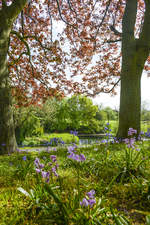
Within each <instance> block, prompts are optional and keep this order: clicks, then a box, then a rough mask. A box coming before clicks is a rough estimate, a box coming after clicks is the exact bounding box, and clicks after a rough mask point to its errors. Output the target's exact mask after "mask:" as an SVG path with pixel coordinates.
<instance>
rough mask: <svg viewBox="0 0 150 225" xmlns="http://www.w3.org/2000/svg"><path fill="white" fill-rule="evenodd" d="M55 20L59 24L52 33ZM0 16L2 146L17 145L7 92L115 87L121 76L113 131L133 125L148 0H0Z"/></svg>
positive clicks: (29, 95) (34, 94) (22, 94)
mask: <svg viewBox="0 0 150 225" xmlns="http://www.w3.org/2000/svg"><path fill="white" fill-rule="evenodd" d="M60 20H61V21H63V23H64V25H65V26H64V32H63V33H60V34H59V37H58V38H59V39H58V40H55V39H54V32H55V31H53V22H54V21H60ZM0 21H1V24H0V118H1V120H0V152H1V153H6V152H7V153H9V152H12V151H14V150H15V149H16V141H15V134H14V125H13V114H12V95H13V96H15V97H16V102H17V104H18V105H21V104H24V105H29V104H36V103H39V102H40V101H41V99H46V98H47V96H54V95H57V96H58V95H59V96H61V95H63V94H64V91H65V93H67V92H69V93H71V92H72V91H74V92H76V93H85V94H87V95H90V96H95V95H96V94H98V93H100V92H106V93H109V92H112V93H115V91H114V87H115V86H116V85H117V84H118V82H119V81H120V80H121V97H120V115H119V129H118V137H125V136H126V135H127V130H128V128H129V127H133V128H135V129H137V130H138V132H139V131H140V105H141V90H140V80H141V74H142V71H143V70H144V68H145V70H148V69H149V64H148V63H149V61H150V59H149V49H150V35H149V33H150V22H149V21H150V2H149V0H82V1H81V0H63V1H62V0H28V1H27V0H0ZM58 24H60V26H62V23H58ZM68 71H69V76H68V75H67V73H68Z"/></svg>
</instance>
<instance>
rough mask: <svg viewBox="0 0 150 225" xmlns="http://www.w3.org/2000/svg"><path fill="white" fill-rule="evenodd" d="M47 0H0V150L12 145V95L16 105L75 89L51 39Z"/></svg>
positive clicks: (6, 149)
mask: <svg viewBox="0 0 150 225" xmlns="http://www.w3.org/2000/svg"><path fill="white" fill-rule="evenodd" d="M50 4H51V3H50V1H46V0H41V1H40V0H28V1H27V0H0V22H1V23H0V154H3V153H10V152H13V151H15V149H16V139H15V132H14V123H13V113H12V96H15V98H16V101H15V102H16V103H17V106H20V105H25V106H28V105H29V104H37V103H40V102H41V100H44V99H46V98H47V97H48V96H58V97H61V96H62V95H63V92H64V89H65V88H67V87H68V90H69V89H70V90H73V89H74V90H77V91H78V85H77V83H76V82H74V83H73V82H71V81H70V80H67V78H66V76H65V72H64V68H65V64H66V56H65V54H63V51H62V50H61V48H60V47H59V45H58V42H57V41H55V40H53V32H52V22H53V21H52V14H51V11H50Z"/></svg>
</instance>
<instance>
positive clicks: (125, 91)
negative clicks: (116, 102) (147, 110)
mask: <svg viewBox="0 0 150 225" xmlns="http://www.w3.org/2000/svg"><path fill="white" fill-rule="evenodd" d="M132 66H133V67H136V65H132ZM140 118H141V71H139V72H138V73H136V74H134V75H132V70H131V69H130V70H129V71H128V72H126V73H124V72H122V74H121V93H120V111H119V128H118V133H117V136H118V137H119V138H125V137H127V134H128V130H129V128H134V129H136V130H137V133H139V132H140Z"/></svg>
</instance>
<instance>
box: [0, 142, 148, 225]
mask: <svg viewBox="0 0 150 225" xmlns="http://www.w3.org/2000/svg"><path fill="white" fill-rule="evenodd" d="M149 144H150V143H149V142H144V143H142V144H140V143H137V145H139V146H140V149H141V152H140V159H142V160H143V164H142V165H141V166H140V167H136V166H135V167H134V168H133V169H132V170H130V173H125V172H124V175H125V176H122V178H121V175H122V174H123V171H124V168H125V166H126V164H125V154H124V153H125V145H124V144H109V145H108V144H101V145H93V146H90V147H87V148H79V149H77V151H78V152H80V153H81V152H82V153H83V154H84V155H85V156H86V160H85V161H84V162H82V163H81V165H80V166H79V165H78V164H79V163H75V162H74V161H73V160H71V159H68V158H67V149H61V148H59V149H58V150H57V151H56V152H50V153H48V152H44V151H42V152H39V153H37V152H32V151H31V152H28V153H24V152H21V153H17V154H12V155H10V156H6V155H5V156H0V224H1V225H8V224H9V225H15V224H16V225H17V224H18V225H24V224H25V225H33V224H34V225H48V224H49V225H51V224H55V225H56V224H58V225H63V224H69V225H73V224H77V225H79V224H80V225H85V224H87V225H92V224H102V225H108V224H113V225H115V224H117V223H116V222H115V219H114V218H113V215H112V212H113V213H115V214H116V215H119V214H120V215H123V216H125V217H126V218H127V220H128V221H129V222H130V224H133V225H134V224H136V225H142V224H146V220H145V216H146V215H148V214H150V200H149V195H150V149H149ZM106 153H107V154H106ZM136 153H137V152H136V151H135V153H134V154H136ZM51 154H52V155H54V154H55V155H56V156H57V161H58V164H59V168H58V174H59V178H57V177H53V178H52V180H51V182H50V183H49V187H52V190H53V192H54V193H55V195H56V196H52V194H51V191H50V190H48V189H46V188H44V187H45V186H44V184H45V182H44V181H43V180H42V179H40V176H38V175H37V174H36V172H35V168H34V165H33V164H34V160H35V158H36V157H38V158H39V159H40V161H41V162H42V163H44V164H46V163H48V162H49V161H50V155H51ZM23 156H27V160H26V161H24V160H23ZM77 171H79V178H80V179H79V187H80V196H79V198H80V200H82V199H83V197H84V196H85V194H86V192H88V191H89V190H91V189H94V190H95V192H96V194H95V196H96V201H97V204H98V201H99V200H100V199H101V205H100V209H99V210H100V211H96V212H95V213H96V219H97V220H99V222H100V223H98V222H96V219H95V220H94V219H92V218H93V216H94V210H96V206H94V208H91V209H90V208H89V209H88V210H89V211H86V209H85V208H82V207H81V206H76V204H77V195H76V193H77V190H78V186H77V183H78V176H77ZM60 186H61V190H60ZM19 187H22V188H24V189H25V190H26V191H28V192H30V189H33V190H34V191H35V192H34V197H33V198H32V199H31V198H29V197H28V196H25V195H23V194H22V193H21V192H19V191H18V190H17V188H19ZM59 196H61V198H59ZM55 197H57V198H59V199H61V203H58V202H57V200H56V199H55ZM62 206H65V207H66V210H68V211H67V212H69V215H68V216H66V215H63V213H62V212H63V211H62V208H61V207H62ZM110 206H111V207H112V209H113V211H112V212H111V208H110ZM92 210H93V211H92ZM98 212H99V213H98ZM88 213H91V214H88ZM88 215H90V217H88ZM86 216H87V217H88V218H89V219H88V221H90V222H87V223H86V222H85V218H84V217H86ZM64 221H65V222H64ZM93 221H95V222H93ZM122 224H124V225H125V224H126V223H122ZM128 224H129V223H128Z"/></svg>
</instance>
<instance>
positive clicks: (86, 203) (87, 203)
mask: <svg viewBox="0 0 150 225" xmlns="http://www.w3.org/2000/svg"><path fill="white" fill-rule="evenodd" d="M80 205H81V206H85V207H87V206H88V205H89V202H88V200H87V199H86V198H83V200H82V201H81V202H80Z"/></svg>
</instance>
